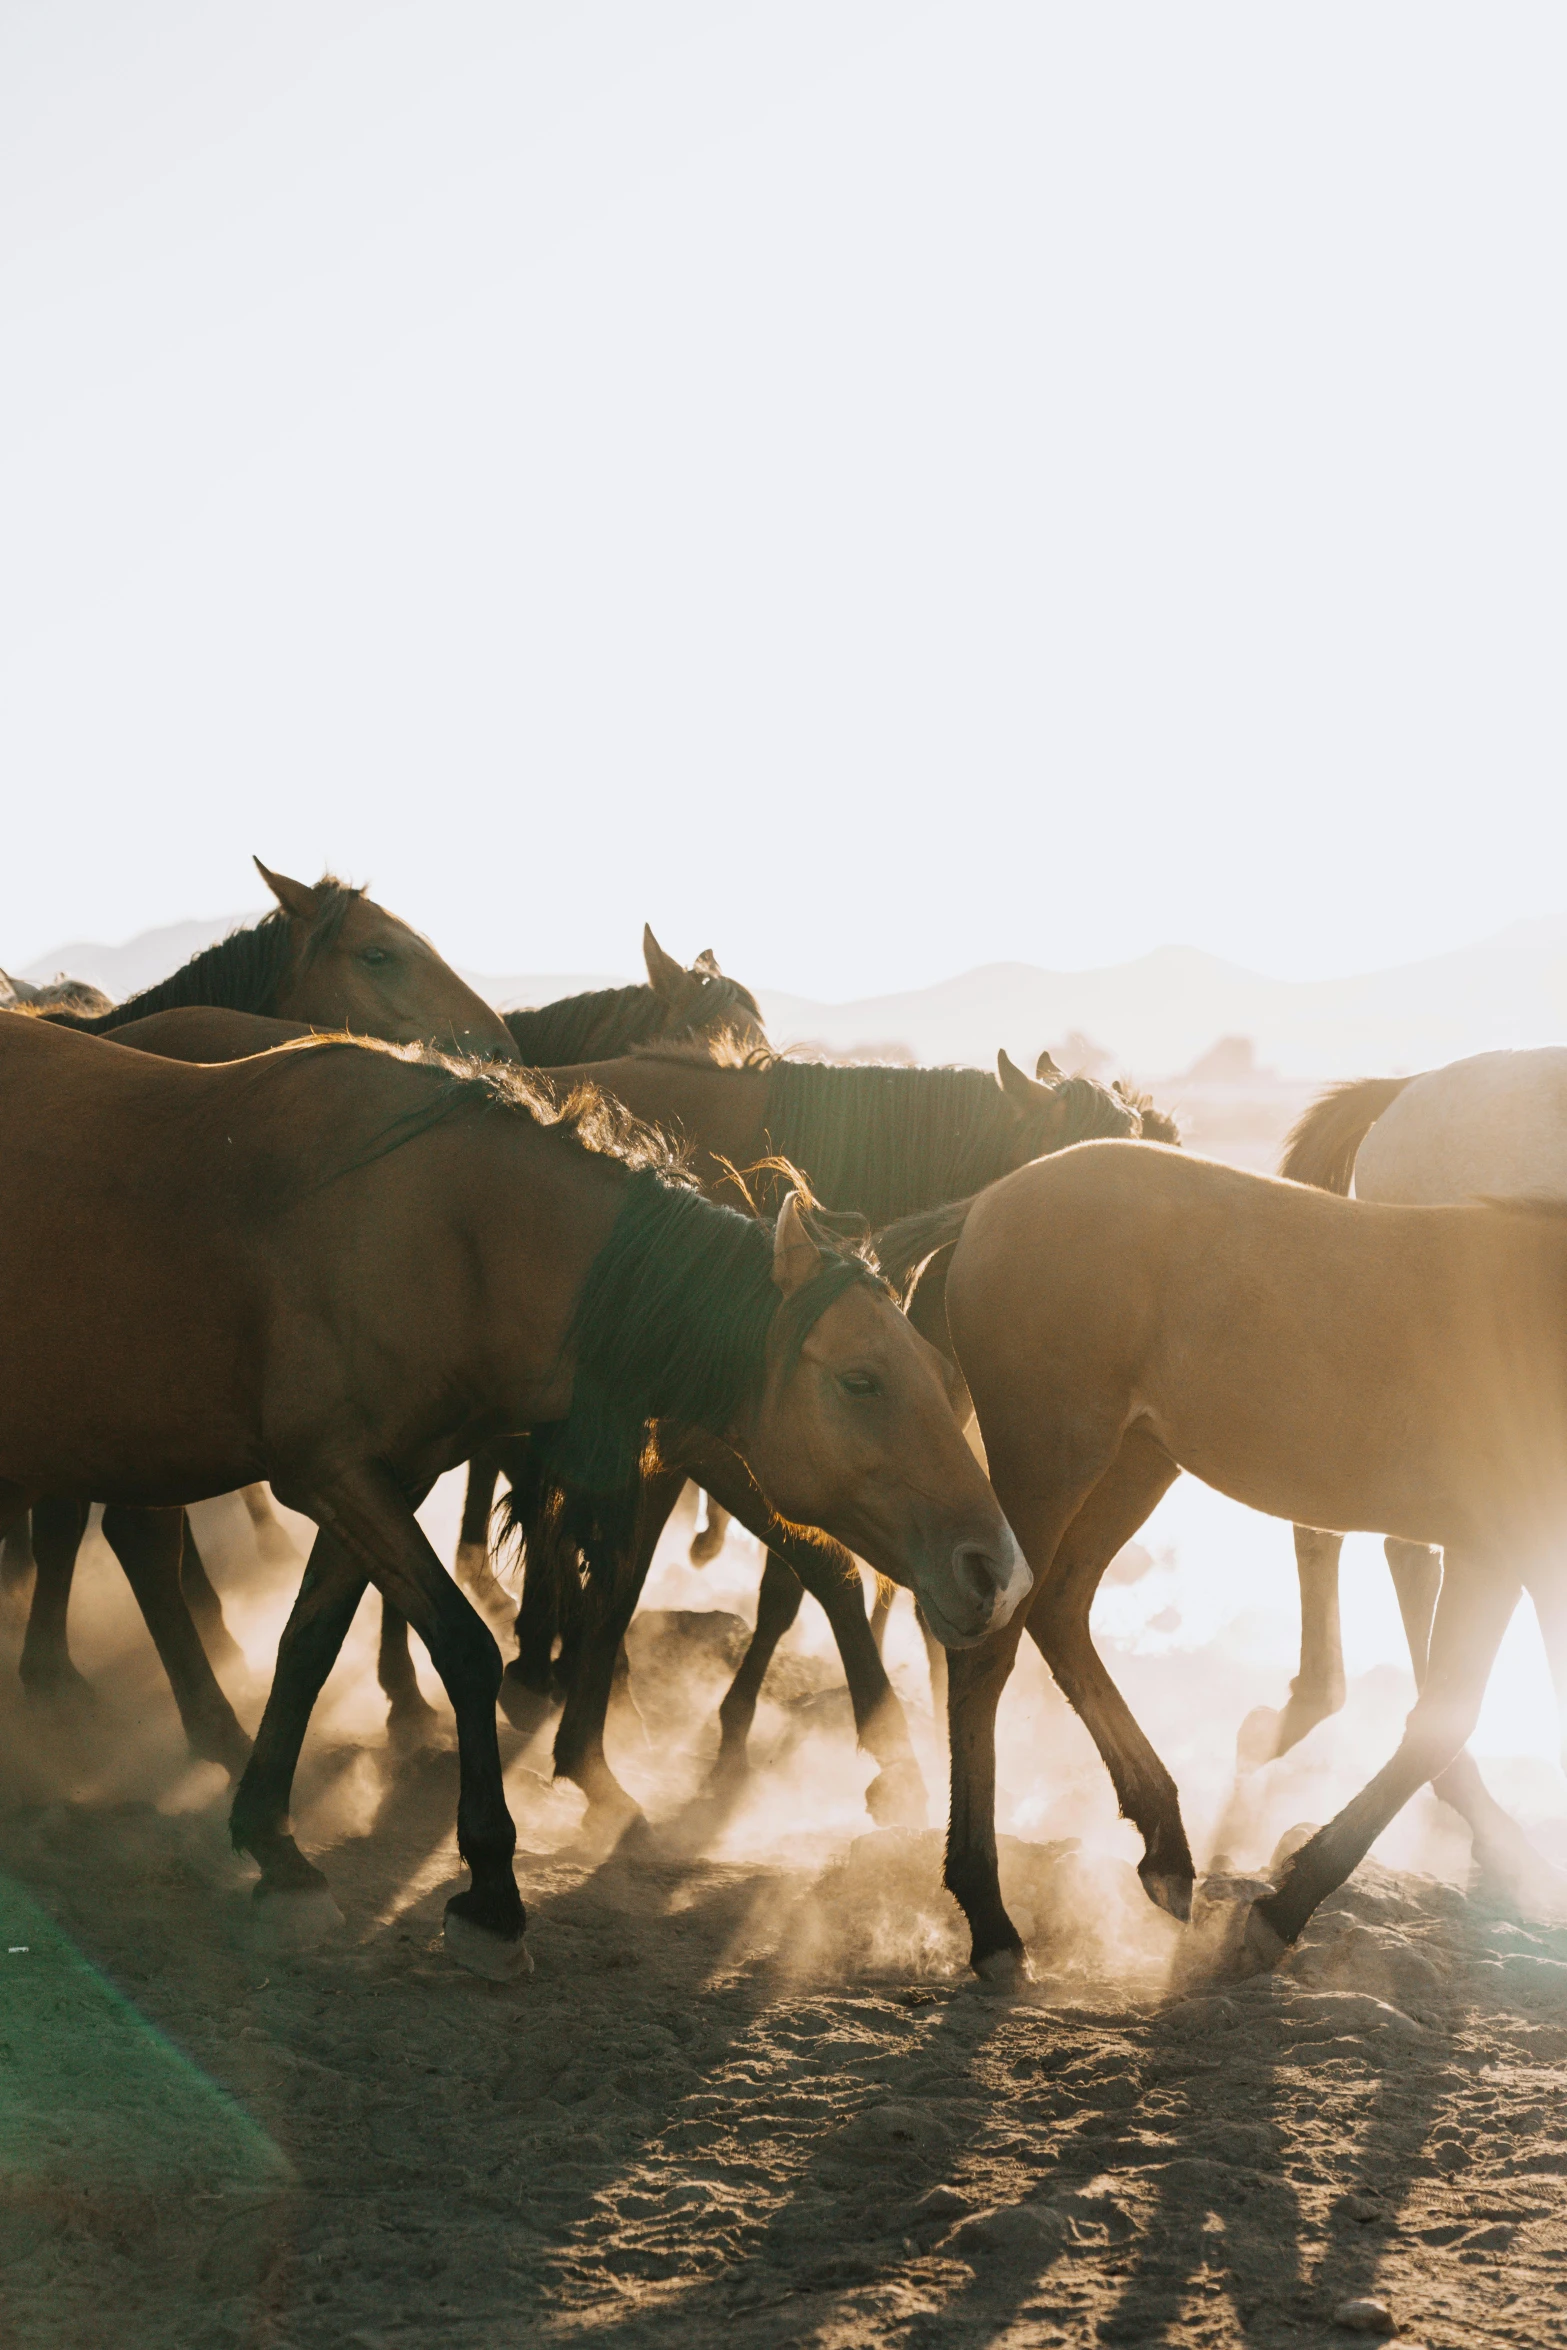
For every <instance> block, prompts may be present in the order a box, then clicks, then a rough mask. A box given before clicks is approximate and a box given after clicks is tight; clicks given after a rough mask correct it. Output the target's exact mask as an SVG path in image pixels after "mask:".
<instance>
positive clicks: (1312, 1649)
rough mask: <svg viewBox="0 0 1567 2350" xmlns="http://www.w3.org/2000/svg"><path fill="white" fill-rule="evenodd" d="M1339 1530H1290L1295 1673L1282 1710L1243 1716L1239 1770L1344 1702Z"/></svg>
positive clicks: (1294, 1740)
mask: <svg viewBox="0 0 1567 2350" xmlns="http://www.w3.org/2000/svg"><path fill="white" fill-rule="evenodd" d="M1343 1547H1344V1537H1343V1535H1342V1534H1325V1533H1324V1532H1323V1531H1322V1529H1321V1527H1320V1526H1297V1527H1296V1529H1295V1571H1296V1574H1297V1575H1298V1576H1299V1578H1300V1671H1299V1672H1298V1673H1297V1674H1296V1676H1295V1678H1294V1680H1293V1681H1292V1682H1291V1683H1290V1693H1289V1702H1288V1704H1287V1705H1286V1706H1285V1707H1284V1709H1283V1711H1282V1712H1278V1713H1276V1712H1275V1711H1274V1709H1273V1708H1272V1706H1267V1705H1259V1706H1258V1707H1257V1708H1256V1710H1255V1711H1254V1712H1252V1713H1249V1714H1248V1715H1247V1716H1246V1719H1245V1721H1244V1722H1242V1724H1241V1726H1240V1733H1239V1735H1238V1736H1237V1738H1236V1741H1235V1759H1236V1761H1237V1763H1238V1764H1239V1766H1240V1768H1241V1769H1242V1770H1255V1769H1257V1768H1258V1766H1259V1765H1260V1764H1262V1763H1266V1762H1272V1761H1274V1760H1275V1758H1276V1757H1277V1756H1279V1755H1281V1754H1288V1752H1289V1750H1290V1748H1291V1747H1292V1746H1296V1745H1298V1744H1299V1743H1300V1741H1301V1739H1302V1738H1304V1737H1305V1736H1306V1733H1307V1732H1308V1731H1309V1730H1314V1729H1315V1728H1316V1726H1317V1724H1318V1723H1319V1722H1325V1721H1326V1720H1327V1718H1328V1716H1329V1715H1330V1714H1336V1713H1338V1712H1339V1711H1340V1709H1341V1708H1342V1706H1343V1703H1344V1694H1345V1682H1344V1645H1343V1635H1342V1633H1341V1630H1340V1627H1339V1608H1338V1562H1339V1553H1340V1551H1341V1550H1342V1549H1343Z"/></svg>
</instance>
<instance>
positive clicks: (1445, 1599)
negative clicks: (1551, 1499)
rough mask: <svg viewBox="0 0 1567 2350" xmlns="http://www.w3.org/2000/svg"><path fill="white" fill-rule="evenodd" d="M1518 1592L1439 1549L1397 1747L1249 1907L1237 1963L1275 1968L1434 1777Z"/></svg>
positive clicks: (1450, 1751)
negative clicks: (1438, 1572) (1414, 1689)
mask: <svg viewBox="0 0 1567 2350" xmlns="http://www.w3.org/2000/svg"><path fill="white" fill-rule="evenodd" d="M1521 1588H1522V1587H1521V1585H1520V1583H1519V1581H1518V1578H1517V1577H1516V1575H1513V1574H1511V1573H1510V1572H1508V1571H1507V1570H1505V1569H1503V1568H1501V1567H1500V1566H1498V1565H1497V1563H1496V1562H1495V1561H1494V1560H1491V1559H1488V1558H1486V1557H1485V1556H1484V1555H1483V1554H1464V1553H1457V1552H1452V1551H1450V1552H1449V1553H1448V1554H1447V1558H1446V1561H1445V1564H1444V1573H1443V1579H1442V1587H1441V1591H1440V1594H1439V1596H1438V1598H1437V1603H1436V1614H1435V1618H1434V1621H1433V1623H1432V1627H1431V1639H1430V1650H1429V1656H1428V1660H1427V1664H1426V1670H1425V1675H1424V1680H1423V1684H1422V1687H1421V1690H1420V1694H1419V1696H1418V1697H1417V1698H1416V1700H1415V1705H1414V1709H1413V1711H1412V1712H1411V1714H1410V1716H1409V1718H1408V1721H1407V1722H1406V1723H1405V1726H1404V1735H1403V1738H1402V1740H1401V1742H1400V1744H1399V1747H1398V1751H1397V1753H1396V1754H1395V1755H1394V1756H1393V1758H1392V1760H1391V1761H1390V1762H1388V1763H1386V1764H1384V1766H1383V1768H1382V1769H1381V1770H1380V1771H1378V1773H1377V1775H1376V1777H1375V1778H1374V1779H1373V1780H1371V1782H1370V1783H1369V1785H1368V1786H1366V1787H1363V1788H1362V1789H1361V1791H1360V1793H1359V1794H1358V1795H1357V1796H1355V1797H1354V1798H1353V1800H1352V1801H1351V1802H1349V1803H1347V1804H1346V1805H1345V1806H1344V1809H1343V1810H1342V1811H1341V1812H1339V1813H1338V1815H1337V1816H1336V1817H1335V1818H1334V1819H1331V1820H1329V1822H1328V1824H1327V1826H1326V1827H1325V1828H1319V1829H1318V1830H1317V1833H1316V1834H1315V1836H1313V1837H1312V1839H1311V1841H1310V1842H1309V1843H1308V1844H1303V1845H1302V1846H1301V1848H1300V1850H1299V1851H1298V1852H1297V1853H1295V1854H1294V1855H1293V1857H1292V1858H1291V1860H1290V1863H1289V1866H1288V1867H1287V1868H1286V1870H1285V1872H1284V1876H1283V1878H1282V1880H1281V1881H1280V1883H1279V1885H1278V1887H1277V1889H1276V1890H1275V1891H1274V1892H1273V1893H1271V1894H1269V1895H1268V1896H1267V1897H1266V1898H1265V1899H1264V1900H1262V1901H1258V1902H1255V1903H1254V1904H1253V1905H1252V1908H1251V1910H1250V1912H1249V1914H1248V1916H1247V1919H1246V1923H1245V1927H1244V1932H1243V1937H1242V1941H1241V1945H1240V1953H1239V1961H1240V1964H1241V1966H1242V1968H1243V1969H1246V1970H1249V1971H1256V1970H1258V1969H1260V1968H1265V1967H1270V1966H1273V1965H1276V1964H1277V1962H1278V1960H1279V1958H1280V1957H1281V1956H1282V1955H1283V1953H1284V1951H1285V1950H1286V1949H1287V1948H1288V1947H1289V1945H1290V1944H1291V1943H1292V1942H1293V1941H1294V1940H1295V1939H1296V1937H1297V1936H1298V1935H1299V1933H1300V1931H1301V1928H1302V1927H1303V1926H1304V1925H1305V1923H1306V1920H1307V1919H1308V1918H1309V1917H1310V1915H1311V1913H1312V1911H1313V1910H1314V1909H1315V1908H1316V1907H1317V1904H1318V1903H1319V1902H1320V1901H1322V1900H1324V1899H1325V1898H1326V1897H1327V1895H1328V1894H1330V1893H1332V1892H1335V1891H1336V1890H1337V1888H1338V1887H1339V1886H1340V1885H1342V1884H1343V1882H1344V1880H1345V1878H1346V1877H1347V1876H1348V1875H1349V1873H1350V1871H1351V1870H1352V1869H1354V1868H1355V1867H1356V1866H1357V1865H1358V1864H1359V1863H1360V1862H1361V1861H1362V1860H1363V1859H1364V1858H1365V1856H1366V1854H1367V1853H1368V1852H1369V1851H1370V1849H1371V1847H1372V1845H1373V1844H1374V1843H1375V1842H1376V1839H1377V1838H1378V1836H1380V1835H1381V1833H1382V1831H1383V1829H1384V1828H1385V1827H1386V1826H1387V1825H1388V1823H1389V1821H1390V1820H1392V1819H1394V1818H1395V1817H1396V1816H1397V1814H1398V1813H1399V1812H1400V1811H1401V1810H1402V1809H1403V1807H1404V1805H1405V1804H1406V1803H1407V1802H1408V1800H1409V1798H1410V1796H1411V1795H1413V1794H1414V1792H1415V1790H1416V1788H1418V1787H1421V1786H1423V1785H1424V1784H1425V1782H1426V1781H1427V1780H1428V1779H1429V1780H1431V1781H1432V1782H1433V1783H1436V1782H1438V1781H1440V1779H1441V1778H1442V1776H1443V1775H1444V1774H1445V1773H1446V1772H1447V1770H1448V1769H1449V1768H1450V1767H1451V1765H1452V1764H1453V1763H1454V1762H1455V1761H1456V1760H1457V1758H1458V1756H1459V1755H1460V1754H1461V1753H1462V1751H1463V1748H1464V1745H1465V1742H1466V1741H1467V1739H1468V1738H1469V1736H1470V1734H1471V1732H1472V1731H1473V1729H1474V1726H1475V1722H1476V1720H1477V1719H1478V1716H1479V1712H1480V1701H1481V1699H1482V1698H1483V1697H1484V1695H1485V1685H1486V1682H1487V1681H1488V1680H1489V1678H1490V1674H1491V1667H1492V1665H1493V1664H1494V1663H1495V1661H1496V1652H1497V1650H1498V1648H1500V1646H1501V1644H1502V1634H1503V1633H1504V1632H1505V1631H1506V1629H1507V1625H1508V1621H1509V1619H1510V1617H1511V1615H1512V1612H1513V1610H1514V1608H1515V1607H1516V1606H1517V1604H1518V1598H1519V1593H1520V1590H1521Z"/></svg>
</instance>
